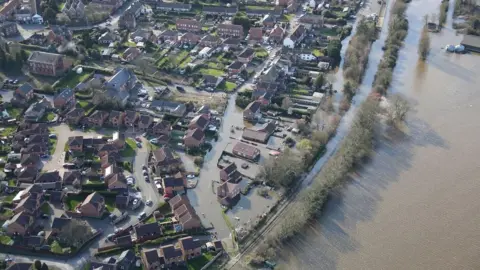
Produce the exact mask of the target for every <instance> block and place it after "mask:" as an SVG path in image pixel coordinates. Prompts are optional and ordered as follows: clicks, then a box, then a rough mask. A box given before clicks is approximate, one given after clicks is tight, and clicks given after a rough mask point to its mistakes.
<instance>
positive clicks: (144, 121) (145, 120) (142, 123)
mask: <svg viewBox="0 0 480 270" xmlns="http://www.w3.org/2000/svg"><path fill="white" fill-rule="evenodd" d="M152 124H153V117H151V116H150V115H147V114H140V117H139V118H138V122H137V128H138V130H140V131H141V132H147V131H148V130H149V129H150V127H151V126H152Z"/></svg>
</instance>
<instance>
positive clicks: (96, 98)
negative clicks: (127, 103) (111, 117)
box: [92, 90, 123, 110]
mask: <svg viewBox="0 0 480 270" xmlns="http://www.w3.org/2000/svg"><path fill="white" fill-rule="evenodd" d="M92 103H93V105H95V106H97V109H99V110H120V109H123V106H122V104H121V103H120V102H119V101H118V100H117V99H115V98H112V97H111V96H109V95H108V94H107V93H106V92H105V91H102V90H95V91H93V98H92Z"/></svg>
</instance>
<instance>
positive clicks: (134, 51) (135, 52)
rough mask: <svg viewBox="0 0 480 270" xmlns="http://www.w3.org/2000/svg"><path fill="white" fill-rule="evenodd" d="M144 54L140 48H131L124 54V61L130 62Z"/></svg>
mask: <svg viewBox="0 0 480 270" xmlns="http://www.w3.org/2000/svg"><path fill="white" fill-rule="evenodd" d="M140 54H142V52H141V51H140V50H139V49H138V48H134V47H129V48H127V49H126V50H125V51H124V52H123V60H125V61H127V62H130V61H133V60H135V59H137V57H139V56H140Z"/></svg>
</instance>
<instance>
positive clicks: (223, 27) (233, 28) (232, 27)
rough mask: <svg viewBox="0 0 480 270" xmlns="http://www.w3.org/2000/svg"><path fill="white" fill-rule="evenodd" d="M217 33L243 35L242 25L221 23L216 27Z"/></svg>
mask: <svg viewBox="0 0 480 270" xmlns="http://www.w3.org/2000/svg"><path fill="white" fill-rule="evenodd" d="M217 33H218V34H219V35H220V36H228V37H243V35H244V33H243V26H241V25H236V24H225V23H222V24H220V25H218V27H217Z"/></svg>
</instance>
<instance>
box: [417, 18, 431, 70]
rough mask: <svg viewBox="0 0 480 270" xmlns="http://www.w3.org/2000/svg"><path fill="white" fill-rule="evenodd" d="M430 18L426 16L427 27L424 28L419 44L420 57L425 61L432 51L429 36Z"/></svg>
mask: <svg viewBox="0 0 480 270" xmlns="http://www.w3.org/2000/svg"><path fill="white" fill-rule="evenodd" d="M427 23H428V16H425V25H424V26H423V28H422V33H421V35H420V41H419V42H418V56H419V57H420V59H422V60H423V61H425V60H426V59H427V56H428V52H429V51H430V36H429V35H428V26H427Z"/></svg>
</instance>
